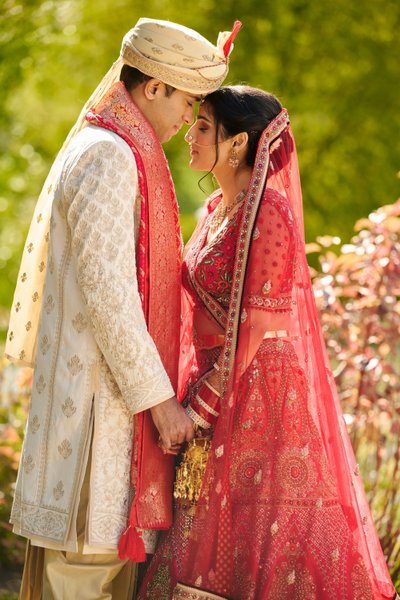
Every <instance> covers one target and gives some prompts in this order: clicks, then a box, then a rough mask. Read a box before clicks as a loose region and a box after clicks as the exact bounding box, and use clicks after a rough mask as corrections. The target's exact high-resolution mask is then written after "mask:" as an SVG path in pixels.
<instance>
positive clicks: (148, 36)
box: [121, 18, 240, 95]
mask: <svg viewBox="0 0 400 600" xmlns="http://www.w3.org/2000/svg"><path fill="white" fill-rule="evenodd" d="M239 29H240V23H239V21H236V23H235V25H234V28H233V31H232V33H230V32H223V33H220V34H219V36H218V41H217V45H216V46H213V44H211V43H210V42H209V41H208V40H206V39H205V38H204V37H203V36H201V35H200V34H199V33H197V32H196V31H194V30H193V29H188V28H187V27H184V26H183V25H178V24H177V23H171V22H169V21H159V20H155V19H146V18H143V19H139V21H138V22H137V23H136V25H135V27H134V28H133V29H131V30H130V31H128V33H127V34H126V35H125V37H124V39H123V42H122V48H121V58H122V60H123V62H124V63H126V64H127V65H130V66H131V67H135V68H136V69H139V71H141V72H142V73H144V74H145V75H149V76H150V77H154V78H156V79H159V80H160V81H163V82H164V83H167V84H168V85H171V86H173V87H175V88H177V89H179V90H183V91H185V92H189V93H191V94H200V95H202V94H208V93H210V92H213V91H214V90H216V89H218V88H219V87H220V85H221V84H222V82H223V81H224V79H225V77H226V76H227V74H228V62H229V53H230V51H231V50H232V42H233V39H234V37H235V36H236V34H237V32H238V31H239Z"/></svg>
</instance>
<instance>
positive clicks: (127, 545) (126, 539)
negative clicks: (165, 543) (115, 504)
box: [118, 525, 146, 563]
mask: <svg viewBox="0 0 400 600" xmlns="http://www.w3.org/2000/svg"><path fill="white" fill-rule="evenodd" d="M118 556H119V558H120V559H121V560H126V559H128V560H131V561H132V562H136V563H139V562H145V560H146V550H145V548H144V542H143V538H142V532H141V531H138V530H137V529H136V527H133V525H129V527H128V528H127V529H125V531H124V533H123V534H122V535H121V537H120V538H119V544H118Z"/></svg>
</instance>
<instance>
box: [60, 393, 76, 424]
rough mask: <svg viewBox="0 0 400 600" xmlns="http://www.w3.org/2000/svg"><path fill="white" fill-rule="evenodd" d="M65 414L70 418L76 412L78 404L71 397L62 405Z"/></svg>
mask: <svg viewBox="0 0 400 600" xmlns="http://www.w3.org/2000/svg"><path fill="white" fill-rule="evenodd" d="M61 410H62V411H63V413H64V415H65V416H66V417H67V418H68V419H69V418H71V417H72V416H73V415H74V414H75V413H76V406H75V405H74V401H73V400H72V399H71V398H69V397H68V398H67V399H66V400H65V402H64V403H63V404H62V406H61Z"/></svg>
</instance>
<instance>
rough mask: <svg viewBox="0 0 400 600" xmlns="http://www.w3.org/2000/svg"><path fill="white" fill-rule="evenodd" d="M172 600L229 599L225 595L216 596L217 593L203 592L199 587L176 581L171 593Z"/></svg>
mask: <svg viewBox="0 0 400 600" xmlns="http://www.w3.org/2000/svg"><path fill="white" fill-rule="evenodd" d="M181 592H183V594H181ZM177 594H178V595H177ZM172 600H229V598H227V597H226V596H217V594H212V593H211V592H205V591H203V590H200V589H199V588H194V587H190V586H188V585H184V584H183V583H177V584H176V586H175V589H174V591H173V593H172Z"/></svg>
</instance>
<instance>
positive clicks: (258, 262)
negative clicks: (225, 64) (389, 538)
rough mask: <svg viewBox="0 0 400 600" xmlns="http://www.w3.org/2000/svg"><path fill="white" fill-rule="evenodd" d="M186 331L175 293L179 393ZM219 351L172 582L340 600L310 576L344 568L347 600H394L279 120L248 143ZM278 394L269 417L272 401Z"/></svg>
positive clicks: (234, 593) (189, 354)
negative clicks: (216, 395)
mask: <svg viewBox="0 0 400 600" xmlns="http://www.w3.org/2000/svg"><path fill="white" fill-rule="evenodd" d="M201 228H202V224H201V223H200V225H199V229H198V230H197V231H200V230H201ZM196 237H197V235H196V233H195V234H194V236H193V238H192V241H191V243H192V244H193V243H195V242H196ZM184 296H185V292H184ZM214 316H215V315H214ZM215 318H217V317H216V316H215ZM219 320H220V322H221V319H219ZM222 320H223V318H222ZM191 327H192V313H191V303H190V298H189V297H186V299H185V297H184V299H183V325H182V355H181V368H180V376H181V386H180V387H181V389H182V390H183V389H184V387H185V385H184V384H185V381H187V379H188V375H189V372H190V371H191V370H193V363H192V362H191V361H192V360H193V351H192V350H193V346H192V340H191ZM222 352H223V361H222V370H221V376H222V387H223V395H222V399H221V408H220V416H219V419H218V422H217V425H216V428H215V432H214V437H213V442H212V448H211V451H210V455H209V460H208V464H207V469H206V474H205V479H204V483H203V486H202V492H201V497H200V500H199V503H198V506H197V509H196V515H195V518H194V523H193V527H192V531H191V534H190V538H189V541H188V552H187V557H188V558H187V561H186V562H185V564H184V567H183V573H184V576H183V577H182V578H181V581H182V582H183V583H185V584H187V585H190V586H194V587H198V588H201V589H204V590H210V591H212V592H214V593H217V594H221V595H222V596H224V597H229V598H244V597H247V596H246V595H245V594H246V593H250V591H251V592H252V594H253V595H251V594H250V596H249V597H255V598H264V597H265V598H266V597H268V598H275V597H276V598H278V597H279V598H284V597H289V596H286V595H282V596H279V589H280V588H279V585H280V584H279V581H280V580H279V581H278V579H279V577H281V580H282V581H284V583H285V585H286V588H285V589H286V590H287V586H288V584H290V582H291V581H292V580H293V581H292V582H293V583H294V588H295V587H296V585H297V583H298V582H300V581H301V580H302V581H303V582H304V581H305V580H306V579H304V577H303V579H301V576H300V575H301V573H303V574H304V572H305V570H307V572H309V573H310V574H311V575H310V577H311V579H310V581H311V580H312V581H313V582H314V583H310V586H311V587H310V590H311V591H310V595H309V596H308V595H304V596H301V597H307V598H308V597H310V598H314V597H318V598H332V597H342V598H347V597H349V598H350V595H349V589H350V588H346V585H347V584H346V583H345V582H343V592H342V595H340V596H332V593H333V590H332V589H330V590H327V591H326V595H325V592H320V593H319V595H318V596H313V595H312V590H313V589H314V590H315V589H318V590H322V589H325V588H323V587H318V586H319V583H321V581H322V580H323V578H322V576H321V577H320V575H319V573H321V572H322V571H324V572H325V573H329V571H330V570H331V571H332V573H333V572H334V570H335V569H340V565H342V566H343V565H346V564H347V565H348V569H352V572H351V577H350V579H351V585H352V586H353V587H352V588H351V589H352V590H353V591H352V593H353V594H354V593H355V592H354V590H359V591H360V594H361V592H362V590H364V589H365V590H368V588H369V592H368V593H369V595H365V596H361V595H357V596H355V595H354V596H351V597H357V598H361V597H365V598H374V599H375V598H388V599H389V598H392V597H393V594H394V589H393V586H392V583H391V580H390V576H389V573H388V570H387V567H386V564H385V560H384V557H383V554H382V551H381V547H380V544H379V540H378V537H377V534H376V531H375V528H374V525H373V522H372V517H371V514H370V510H369V507H368V503H367V500H366V497H365V493H364V490H363V486H362V482H361V481H360V477H359V473H358V467H357V464H356V462H355V458H354V454H353V451H352V447H351V444H350V440H349V436H348V433H347V430H346V425H345V422H344V419H343V415H342V412H341V407H340V403H339V399H338V396H337V392H336V388H335V382H334V379H333V375H332V371H331V369H330V366H329V363H328V360H327V355H326V351H325V346H324V340H323V337H322V332H321V327H320V324H319V320H318V313H317V308H316V304H315V300H314V296H313V290H312V285H311V280H310V275H309V269H308V266H307V262H306V257H305V246H304V232H303V213H302V196H301V185H300V177H299V168H298V162H297V153H296V148H295V142H294V138H293V135H292V131H291V128H290V125H289V120H288V114H287V112H286V110H282V111H281V112H280V114H279V115H278V116H277V117H276V118H275V119H274V120H273V121H272V122H271V123H270V124H269V125H268V127H267V128H266V129H265V130H264V132H263V133H262V136H261V139H260V142H259V145H258V150H257V156H256V159H255V164H254V168H253V173H252V177H251V182H250V186H249V190H248V193H247V195H246V198H245V200H244V207H243V213H242V217H241V222H240V226H239V234H238V239H237V249H236V257H235V267H234V272H233V283H232V293H231V298H230V306H229V311H228V315H227V320H226V335H225V343H224V347H223V350H222ZM266 364H268V365H269V366H265V365H266ZM288 365H290V373H289V374H287V375H285V373H288V368H289V367H288ZM260 373H263V376H262V377H261V376H260ZM285 377H286V379H285ZM278 388H279V389H278ZM183 393H184V392H183V391H182V394H183ZM279 394H281V395H282V403H281V404H280V405H279V409H278V408H277V406H272V405H271V402H270V399H271V398H272V397H278V396H279ZM279 397H280V396H279ZM342 531H343V532H344V533H343V539H342V538H341V535H342V534H341V532H342ZM301 545H303V548H301V547H300V548H299V546H301ZM343 568H345V567H343ZM266 573H267V576H266ZM265 577H267V579H268V580H267V579H265ZM283 577H284V580H283V579H282V578H283ZM327 577H328V578H329V575H328V576H327ZM239 581H240V582H241V583H240V584H239V583H238V582H239ZM324 581H325V580H324ZM315 582H317V584H316V585H317V588H315ZM318 582H319V583H318ZM282 585H283V584H282ZM302 585H303V584H302ZM324 585H325V584H324ZM274 586H275V587H274ZM313 586H314V587H313ZM321 586H322V583H321ZM363 586H364V587H363ZM345 588H346V589H345ZM274 590H275V591H274ZM274 594H275V595H274ZM286 594H287V592H286ZM321 594H322V595H321ZM290 597H293V598H294V597H300V596H297V595H296V594H294V595H293V596H290Z"/></svg>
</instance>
